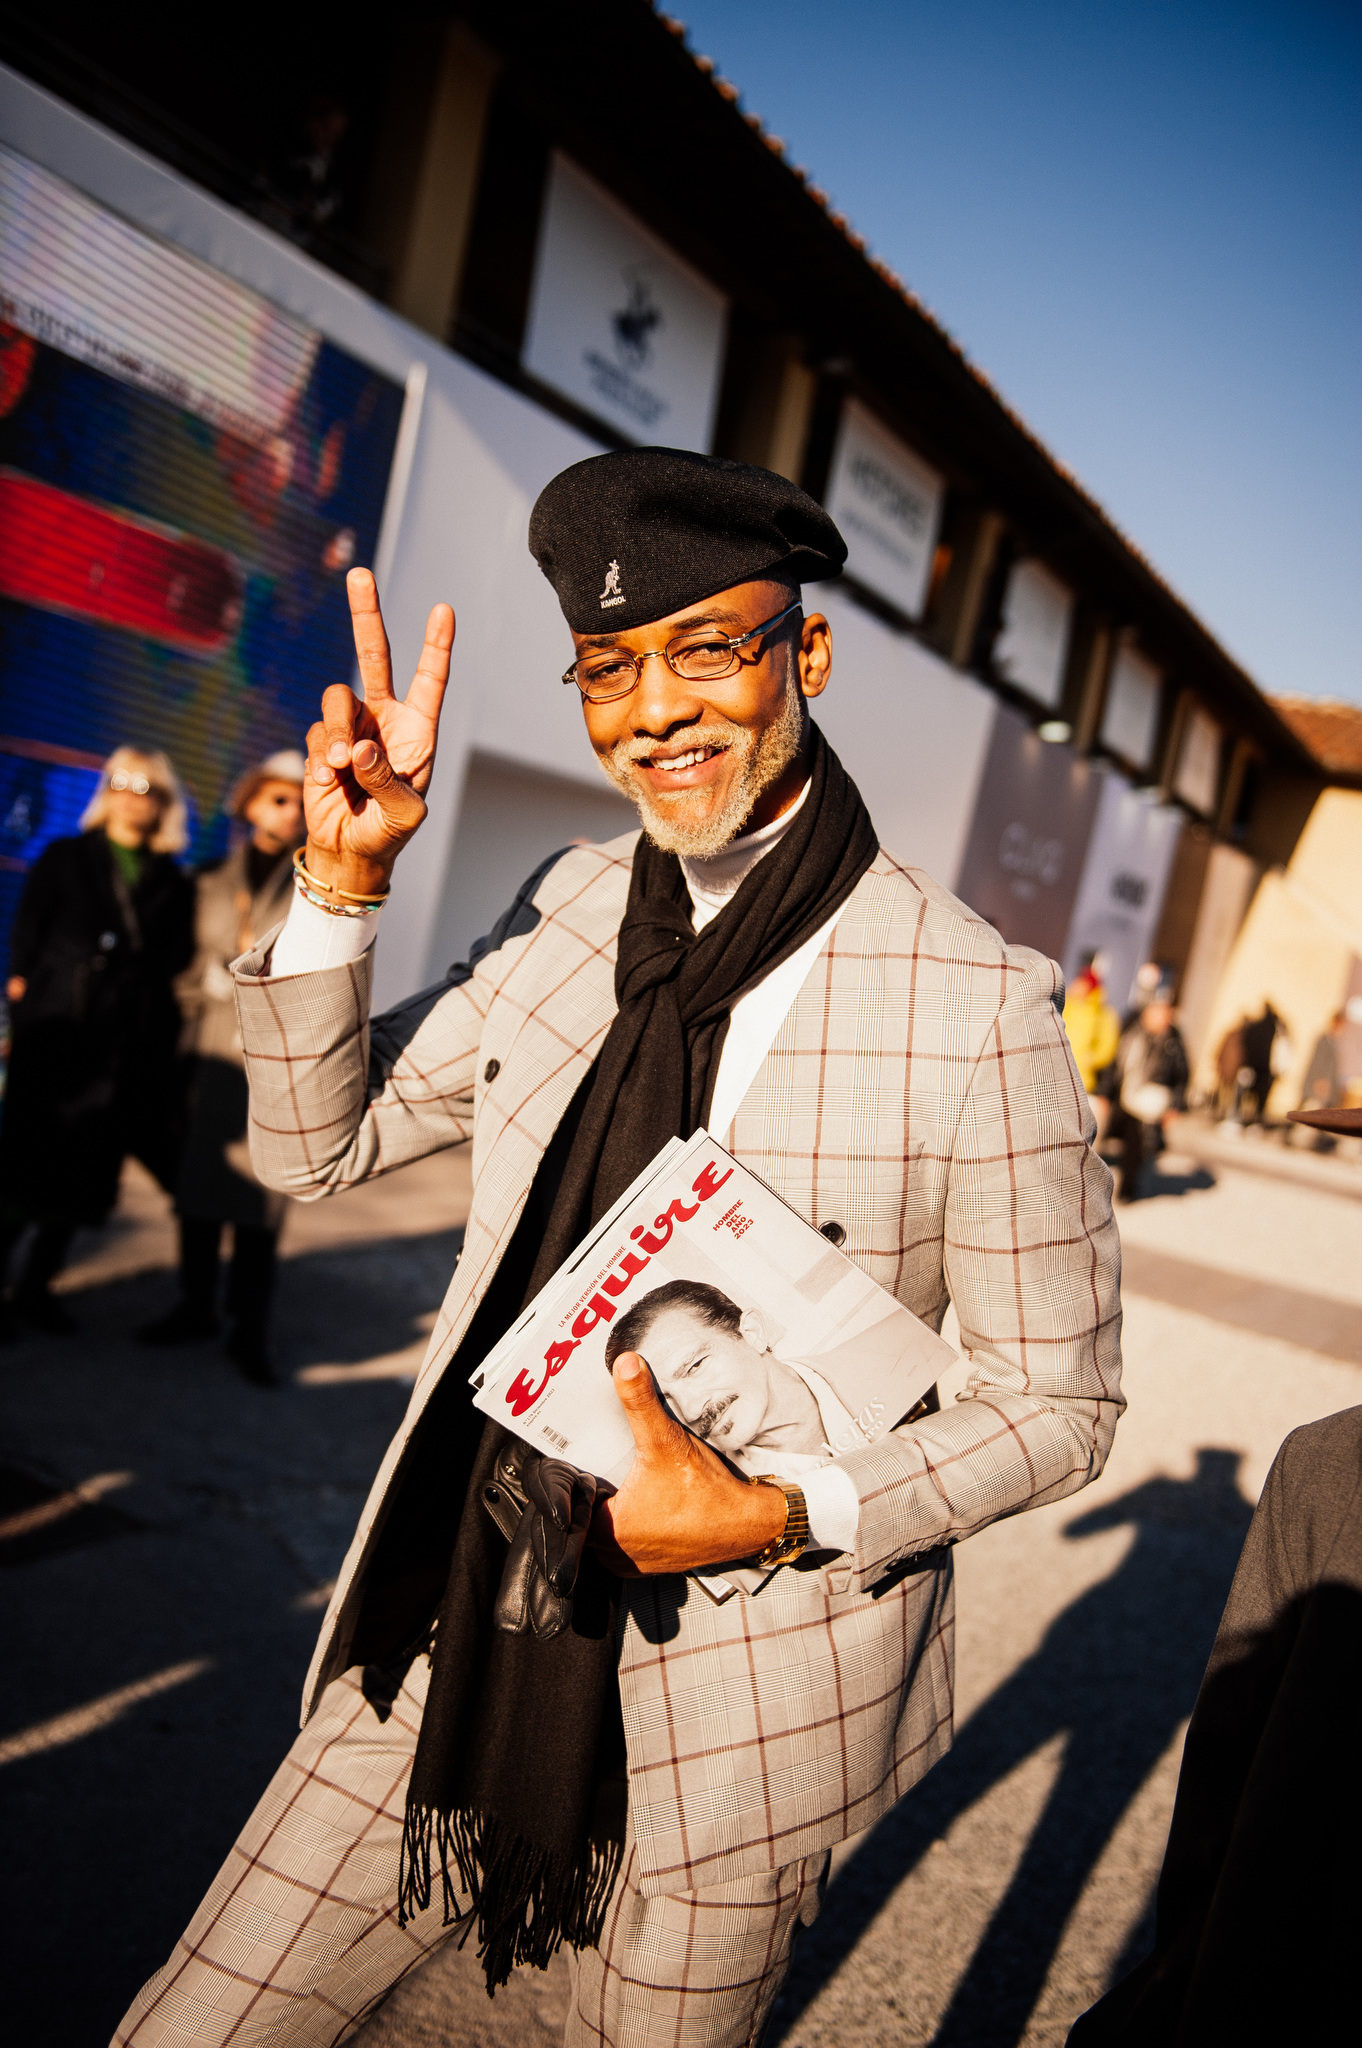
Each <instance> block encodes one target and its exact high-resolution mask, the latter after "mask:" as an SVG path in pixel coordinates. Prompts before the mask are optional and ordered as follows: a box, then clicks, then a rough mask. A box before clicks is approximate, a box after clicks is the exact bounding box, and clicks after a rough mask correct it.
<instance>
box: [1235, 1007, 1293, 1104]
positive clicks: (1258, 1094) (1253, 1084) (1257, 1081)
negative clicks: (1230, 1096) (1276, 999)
mask: <svg viewBox="0 0 1362 2048" xmlns="http://www.w3.org/2000/svg"><path fill="white" fill-rule="evenodd" d="M1241 1031H1242V1035H1243V1043H1244V1067H1246V1068H1247V1069H1248V1073H1249V1078H1248V1080H1247V1082H1244V1080H1243V1070H1242V1069H1241V1070H1240V1075H1239V1079H1240V1081H1241V1084H1242V1085H1241V1089H1240V1096H1239V1105H1238V1110H1237V1114H1238V1117H1239V1120H1240V1122H1241V1123H1262V1121H1263V1119H1264V1118H1265V1116H1266V1115H1267V1098H1268V1096H1269V1094H1270V1093H1271V1091H1272V1083H1273V1081H1274V1080H1275V1079H1276V1076H1277V1074H1278V1073H1279V1072H1280V1071H1281V1062H1280V1060H1279V1059H1278V1058H1274V1055H1275V1054H1277V1053H1278V1052H1279V1050H1280V1049H1279V1047H1278V1043H1277V1039H1278V1034H1279V1033H1282V1032H1283V1031H1284V1027H1283V1024H1282V1020H1281V1018H1280V1017H1279V1016H1278V1015H1277V1012H1276V1011H1275V1010H1274V1009H1273V1007H1272V1005H1271V1003H1269V1002H1267V1001H1266V1000H1264V1003H1263V1014H1262V1016H1261V1017H1251V1018H1249V1019H1248V1020H1247V1021H1246V1022H1245V1023H1244V1024H1243V1025H1242V1026H1241ZM1246 1095H1251V1096H1252V1098H1253V1113H1252V1115H1251V1116H1245V1114H1244V1098H1245V1096H1246Z"/></svg>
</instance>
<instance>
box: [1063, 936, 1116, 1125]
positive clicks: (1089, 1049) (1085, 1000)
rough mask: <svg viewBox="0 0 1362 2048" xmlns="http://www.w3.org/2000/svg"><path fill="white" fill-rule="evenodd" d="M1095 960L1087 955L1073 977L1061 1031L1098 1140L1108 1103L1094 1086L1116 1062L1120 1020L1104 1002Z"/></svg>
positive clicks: (1105, 1120) (1105, 1121)
mask: <svg viewBox="0 0 1362 2048" xmlns="http://www.w3.org/2000/svg"><path fill="white" fill-rule="evenodd" d="M1099 958H1100V956H1099V955H1098V954H1096V953H1090V954H1089V955H1088V957H1087V959H1086V960H1085V961H1084V962H1083V965H1082V967H1081V968H1080V969H1079V971H1078V973H1077V974H1076V975H1075V976H1074V979H1073V985H1072V987H1071V988H1070V989H1069V991H1068V993H1067V994H1066V996H1065V998H1064V1029H1065V1031H1066V1032H1067V1033H1068V1035H1069V1044H1070V1046H1071V1048H1072V1050H1073V1056H1074V1063H1075V1065H1076V1066H1077V1068H1078V1078H1079V1080H1080V1081H1081V1082H1082V1083H1083V1087H1084V1091H1085V1093H1086V1095H1087V1098H1088V1102H1089V1104H1090V1106H1091V1108H1092V1113H1093V1115H1094V1116H1095V1117H1096V1119H1097V1135H1098V1138H1099V1139H1101V1138H1102V1137H1103V1136H1104V1135H1105V1132H1106V1128H1107V1121H1108V1119H1109V1117H1110V1115H1111V1103H1110V1102H1109V1101H1108V1099H1107V1097H1106V1096H1105V1095H1103V1094H1101V1093H1099V1089H1098V1084H1099V1081H1100V1079H1101V1076H1102V1074H1103V1073H1104V1072H1105V1070H1106V1069H1107V1068H1108V1067H1109V1066H1110V1065H1111V1063H1112V1061H1113V1060H1114V1059H1115V1058H1116V1052H1117V1048H1118V1046H1119V1045H1120V1043H1121V1020H1120V1018H1119V1017H1118V1016H1117V1014H1116V1012H1115V1010H1114V1009H1113V1008H1112V1006H1111V1004H1110V1003H1109V1002H1108V1000H1107V992H1106V989H1105V987H1104V986H1103V983H1102V978H1101V976H1100V975H1099V974H1098V971H1097V966H1098V960H1099Z"/></svg>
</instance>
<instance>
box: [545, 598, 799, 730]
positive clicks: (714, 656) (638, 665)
mask: <svg viewBox="0 0 1362 2048" xmlns="http://www.w3.org/2000/svg"><path fill="white" fill-rule="evenodd" d="M802 602H803V600H802V599H800V598H796V599H795V601H794V603H793V604H787V605H786V607H785V609H784V611H783V612H777V613H776V615H775V617H774V618H773V619H763V620H762V622H761V624H760V625H759V626H750V627H749V628H748V630H747V631H746V632H745V633H734V634H731V635H728V634H722V633H715V632H714V631H713V630H712V629H711V630H705V629H703V628H702V629H700V630H699V631H697V632H694V633H678V634H677V636H676V638H675V639H674V640H669V641H668V642H667V645H666V646H665V647H650V648H647V649H646V650H645V651H644V652H643V653H642V654H631V653H630V652H629V650H628V648H627V647H598V648H596V649H594V650H593V652H592V653H590V654H584V655H582V656H581V658H580V659H579V660H577V661H574V662H573V664H572V667H571V668H570V669H566V670H565V671H564V673H563V681H564V682H565V683H575V684H576V685H577V688H578V689H579V690H580V691H581V693H582V695H583V696H584V697H585V698H586V700H587V702H588V703H589V704H608V703H610V701H611V699H612V698H615V697H627V696H628V695H629V692H630V691H631V690H633V689H636V688H637V686H638V679H639V677H640V676H641V675H642V673H643V664H644V662H645V661H651V660H653V658H654V657H658V658H660V659H661V660H662V661H665V662H666V664H667V666H668V668H669V669H670V670H671V672H672V674H673V675H677V676H680V677H681V679H682V681H683V682H687V683H718V682H722V681H723V679H724V677H725V676H731V675H734V674H736V673H737V670H738V668H739V667H740V666H741V658H740V656H739V654H738V649H739V648H740V647H746V645H747V644H748V642H749V641H750V640H759V639H761V637H762V635H763V634H765V633H770V632H772V631H774V629H775V628H776V627H777V626H779V625H780V624H782V622H783V621H784V620H786V619H788V618H789V616H790V614H791V612H797V611H798V610H799V609H800V606H801V604H802Z"/></svg>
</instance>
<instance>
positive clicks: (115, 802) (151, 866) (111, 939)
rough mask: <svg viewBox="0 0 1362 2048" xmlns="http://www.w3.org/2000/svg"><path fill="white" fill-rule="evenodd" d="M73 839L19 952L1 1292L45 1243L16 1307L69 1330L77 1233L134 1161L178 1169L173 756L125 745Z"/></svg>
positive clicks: (43, 864)
mask: <svg viewBox="0 0 1362 2048" xmlns="http://www.w3.org/2000/svg"><path fill="white" fill-rule="evenodd" d="M81 827H82V829H81V832H80V834H79V836H78V837H74V838H70V839H54V840H53V842H52V844H51V845H50V846H48V847H47V848H46V849H45V850H44V852H43V853H42V854H41V855H40V856H39V858H38V859H37V860H36V861H35V862H34V865H33V870H32V873H31V874H30V875H29V878H28V883H27V886H26V887H25V889H24V893H23V896H22V897H21V898H20V902H19V909H18V912H17V914H16V916H15V920H14V930H13V934H12V940H11V953H10V961H11V973H10V979H9V982H8V985H7V989H6V993H7V995H8V997H9V1003H10V1013H11V1017H12V1020H13V1050H12V1053H11V1056H10V1069H9V1080H8V1085H7V1087H6V1091H5V1100H4V1111H3V1118H0V1189H2V1190H3V1194H0V1204H2V1205H3V1206H0V1283H2V1282H3V1277H4V1270H5V1268H6V1267H7V1266H8V1264H9V1257H10V1253H11V1252H12V1251H13V1249H14V1246H15V1244H16V1242H17V1241H18V1239H19V1238H20V1237H21V1236H22V1235H23V1233H24V1231H25V1229H26V1228H27V1226H28V1225H29V1224H36V1226H37V1229H36V1232H35V1234H34V1236H33V1240H32V1243H31V1245H30V1248H29V1252H28V1257H27V1260H26V1262H25V1265H24V1269H23V1273H22V1276H21V1278H20V1280H19V1282H18V1286H17V1287H16V1289H15V1292H14V1296H13V1302H12V1308H13V1311H14V1312H15V1313H16V1314H17V1316H18V1319H19V1320H20V1322H22V1323H26V1324H28V1325H29V1326H31V1327H33V1328H35V1329H40V1330H47V1331H50V1332H59V1331H65V1330H70V1329H72V1328H74V1323H73V1321H72V1318H71V1316H70V1314H69V1313H68V1311H67V1309H66V1308H65V1307H64V1305H63V1304H62V1303H61V1302H60V1301H59V1300H58V1299H57V1298H56V1297H55V1296H54V1295H53V1294H52V1292H51V1283H52V1281H53V1279H54V1278H55V1277H56V1275H57V1274H58V1273H59V1272H60V1270H61V1268H62V1265H63V1264H64V1262H65V1259H66V1253H67V1248H68V1246H69V1245H70V1242H71V1238H72V1236H73V1235H74V1233H75V1231H76V1230H77V1229H78V1228H79V1227H80V1226H81V1225H82V1224H94V1223H100V1222H102V1221H103V1219H104V1218H105V1217H106V1216H107V1215H108V1213H109V1211H110V1209H111V1208H112V1207H113V1205H114V1201H115V1199H116V1197H117V1194H118V1176H119V1172H120V1169H121V1167H122V1164H123V1160H124V1158H125V1157H126V1156H127V1155H128V1154H129V1153H132V1154H133V1155H134V1156H135V1157H136V1158H138V1159H140V1160H141V1161H142V1162H143V1164H144V1165H146V1166H147V1167H148V1168H149V1169H150V1170H151V1172H152V1173H154V1174H155V1175H156V1177H157V1179H158V1180H159V1181H160V1182H161V1183H162V1185H163V1186H164V1187H167V1188H170V1189H173V1188H174V1185H175V1177H176V1170H177V1166H178V1144H179V1125H180V1121H181V1116H180V1086H179V1072H180V1063H179V1060H178V1057H177V1039H178V1036H179V1024H180V1020H179V1012H178V1009H177V1007H176V1003H175V998H174V995H173V993H172V989H171V982H172V980H173V979H174V977H175V976H176V975H177V974H179V973H180V972H181V971H182V970H183V969H184V968H185V967H186V966H187V965H188V963H189V960H190V958H191V956H192V954H193V951H194V889H193V884H192V882H191V881H190V879H189V877H188V876H187V875H186V874H184V873H182V871H181V870H180V868H179V867H178V866H177V864H176V861H175V859H174V856H175V855H176V854H177V853H181V852H183V850H184V847H185V844H186V839H187V833H186V829H185V805H184V798H183V796H182V794H181V792H180V785H179V782H178V780H177V778H176V775H175V771H174V769H173V768H172V767H171V765H170V762H169V761H168V760H167V759H166V757H165V755H164V754H161V753H150V752H146V751H144V750H143V749H141V748H138V747H117V748H115V750H114V752H113V753H112V754H110V756H109V758H108V760H107V761H106V762H105V764H104V769H103V773H102V775H101V778H100V783H99V787H98V789H97V790H96V791H95V794H94V796H93V798H92V799H91V801H90V803H89V805H88V806H87V808H86V811H85V814H84V816H83V817H82V819H81Z"/></svg>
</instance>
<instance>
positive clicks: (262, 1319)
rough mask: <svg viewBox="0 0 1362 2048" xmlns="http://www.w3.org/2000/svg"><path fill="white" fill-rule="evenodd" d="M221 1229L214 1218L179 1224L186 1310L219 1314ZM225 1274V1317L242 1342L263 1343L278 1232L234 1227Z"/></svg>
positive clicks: (242, 1225)
mask: <svg viewBox="0 0 1362 2048" xmlns="http://www.w3.org/2000/svg"><path fill="white" fill-rule="evenodd" d="M224 1227H225V1226H224V1225H223V1224H222V1223H220V1222H218V1221H217V1220H216V1219H214V1218H208V1217H203V1216H182V1217H181V1218H180V1288H181V1292H182V1293H183V1296H184V1300H185V1303H186V1305H187V1306H188V1307H190V1308H193V1309H196V1310H199V1311H201V1312H202V1313H203V1314H204V1315H208V1316H212V1315H216V1313H217V1295H218V1255H219V1251H220V1249H221V1245H222V1233H223V1229H224ZM231 1230H232V1263H231V1266H230V1267H229V1269H228V1273H227V1315H228V1318H229V1320H230V1321H231V1323H232V1326H233V1330H234V1332H235V1333H236V1335H238V1336H240V1337H245V1338H250V1339H252V1340H255V1341H260V1342H263V1340H264V1335H265V1328H266V1325H267V1323H268V1322H269V1313H270V1300H271V1297H272V1296H273V1293H274V1265H275V1246H276V1243H277V1241H278V1232H277V1231H275V1230H271V1229H270V1228H269V1227H268V1226H267V1225H264V1224H254V1223H234V1224H232V1226H231Z"/></svg>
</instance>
